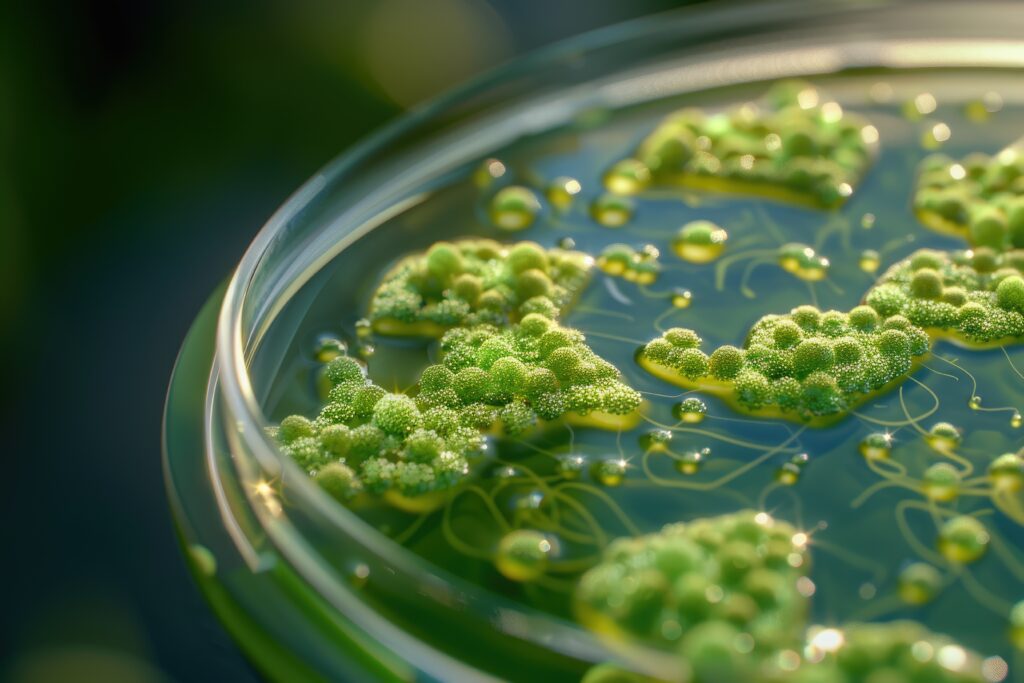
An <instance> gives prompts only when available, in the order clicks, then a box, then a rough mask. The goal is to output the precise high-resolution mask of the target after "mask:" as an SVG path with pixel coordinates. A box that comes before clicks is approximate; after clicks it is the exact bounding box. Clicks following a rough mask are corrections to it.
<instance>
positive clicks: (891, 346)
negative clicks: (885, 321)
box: [877, 330, 910, 361]
mask: <svg viewBox="0 0 1024 683" xmlns="http://www.w3.org/2000/svg"><path fill="white" fill-rule="evenodd" d="M877 344H878V350H879V351H881V353H882V355H883V356H884V357H885V359H886V360H887V361H893V360H898V359H900V358H903V357H907V356H909V355H910V337H908V336H907V334H906V333H905V332H901V331H900V330H886V331H884V332H882V334H880V335H878V340H877Z"/></svg>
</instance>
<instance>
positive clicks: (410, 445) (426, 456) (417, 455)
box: [404, 429, 445, 463]
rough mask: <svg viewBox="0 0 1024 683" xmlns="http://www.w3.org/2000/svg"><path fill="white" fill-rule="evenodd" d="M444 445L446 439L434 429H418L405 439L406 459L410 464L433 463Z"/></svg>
mask: <svg viewBox="0 0 1024 683" xmlns="http://www.w3.org/2000/svg"><path fill="white" fill-rule="evenodd" d="M444 445H445V444H444V439H442V438H441V437H440V436H439V435H438V433H437V432H435V431H433V430H432V429H417V430H416V431H414V432H413V433H412V434H410V435H409V436H408V437H406V439H405V450H404V454H405V458H406V459H407V460H409V461H410V462H421V463H429V462H433V461H434V460H435V459H437V457H438V456H439V455H441V452H442V451H443V450H444Z"/></svg>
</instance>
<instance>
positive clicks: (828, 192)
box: [616, 82, 878, 207]
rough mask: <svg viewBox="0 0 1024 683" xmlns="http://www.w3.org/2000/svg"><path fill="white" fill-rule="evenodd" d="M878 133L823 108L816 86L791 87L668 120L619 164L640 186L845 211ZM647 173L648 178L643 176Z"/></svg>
mask: <svg viewBox="0 0 1024 683" xmlns="http://www.w3.org/2000/svg"><path fill="white" fill-rule="evenodd" d="M877 142H878V131H877V129H875V128H874V127H873V126H871V125H870V124H869V123H868V122H867V121H866V120H865V119H864V118H862V117H861V116H858V115H856V114H850V113H848V112H844V111H843V109H842V107H840V106H839V104H837V103H836V102H826V101H822V95H821V93H819V92H818V91H817V90H816V89H815V88H814V87H813V86H811V85H809V84H806V83H800V82H785V83H780V84H778V85H777V86H775V87H774V88H773V89H772V90H771V91H770V92H769V93H768V96H767V97H766V98H765V101H763V102H760V103H753V102H749V103H746V104H743V105H740V106H739V107H736V108H734V109H732V110H729V111H726V112H720V113H714V114H708V113H706V112H705V111H703V110H701V109H694V108H689V109H683V110H681V111H677V112H675V113H673V114H671V115H669V116H668V117H667V118H666V119H665V120H664V121H662V122H661V124H659V125H658V127H657V128H656V129H655V130H654V131H653V132H652V133H651V134H650V135H648V136H647V137H646V138H645V139H644V140H643V142H642V143H641V144H640V146H639V148H638V149H637V150H636V152H635V153H634V156H635V159H629V160H626V161H624V162H620V163H619V164H617V165H616V168H617V169H618V168H621V167H622V165H623V164H625V163H627V162H628V164H629V167H630V168H631V169H634V171H633V173H632V175H631V176H630V177H631V178H632V179H633V180H634V182H633V183H632V185H631V186H630V189H631V191H637V190H638V189H639V188H637V187H635V186H636V185H637V182H638V181H637V179H643V181H644V183H646V182H648V180H647V178H648V175H649V182H651V183H654V184H659V185H671V184H682V185H688V186H695V187H702V188H707V189H712V190H718V191H725V192H752V193H757V194H765V195H775V196H779V197H780V198H783V199H787V200H794V201H799V202H802V203H808V204H812V205H815V206H821V207H834V206H838V205H840V204H842V203H843V202H844V201H845V200H846V198H847V197H849V196H850V195H851V194H852V192H853V190H854V189H855V188H856V187H857V185H858V184H859V183H860V180H861V178H862V177H863V176H864V174H865V172H866V171H867V169H868V166H869V165H870V164H871V161H872V158H873V156H874V151H875V148H876V146H877ZM638 165H639V166H642V167H643V168H644V169H645V170H647V171H649V174H647V173H637V172H636V171H635V168H636V167H637V166H638Z"/></svg>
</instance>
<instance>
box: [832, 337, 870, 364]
mask: <svg viewBox="0 0 1024 683" xmlns="http://www.w3.org/2000/svg"><path fill="white" fill-rule="evenodd" d="M832 352H833V353H835V356H836V363H838V364H840V365H843V364H845V365H852V364H854V363H857V362H859V361H860V359H861V358H862V357H863V356H864V348H863V347H862V346H861V344H860V342H858V341H857V340H856V339H854V338H853V337H840V338H839V339H837V340H836V341H835V342H834V343H833V344H832Z"/></svg>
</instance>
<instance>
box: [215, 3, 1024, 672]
mask: <svg viewBox="0 0 1024 683" xmlns="http://www.w3.org/2000/svg"><path fill="white" fill-rule="evenodd" d="M1011 7H1012V3H1011V2H1008V1H988V2H980V3H970V6H969V7H966V8H965V7H963V6H958V5H957V4H956V3H953V2H939V3H935V2H929V3H917V2H911V3H898V2H881V3H879V2H870V1H863V2H843V3H834V4H832V3H814V4H812V5H808V4H805V3H800V2H793V1H787V0H783V1H778V2H768V3H765V2H760V3H742V4H739V5H732V4H730V5H725V6H721V7H719V6H716V5H715V4H714V3H712V4H711V5H709V6H699V7H691V8H684V9H680V10H673V11H671V12H668V13H663V14H659V15H653V16H650V17H644V18H641V19H637V20H633V21H630V22H627V23H625V24H619V25H616V26H612V27H609V28H605V29H599V30H597V31H594V32H591V33H587V34H584V35H582V36H580V37H577V38H573V39H570V40H568V41H565V42H562V43H559V44H556V45H554V46H551V47H548V48H545V49H542V50H539V51H537V52H535V53H532V54H530V55H527V56H525V57H523V58H520V59H517V60H515V61H512V62H510V63H508V64H506V65H504V66H501V67H499V68H497V69H495V70H493V71H491V72H489V73H487V74H485V75H483V76H481V77H479V78H477V79H475V80H473V81H471V82H470V83H468V84H467V85H465V86H463V87H461V88H459V89H456V90H454V91H452V92H451V93H449V94H446V95H443V96H441V97H439V98H437V99H434V100H432V101H430V102H428V103H426V104H424V105H422V106H420V107H418V108H416V109H414V110H412V111H410V112H409V113H407V114H405V115H404V116H402V117H400V118H399V119H398V120H396V121H395V122H393V123H391V124H388V125H386V126H384V127H383V128H381V129H380V130H379V131H378V132H376V133H375V134H372V135H370V136H369V137H368V138H366V139H365V140H364V141H363V142H362V143H360V144H358V145H356V146H355V147H353V148H352V149H351V150H349V151H347V152H345V153H344V154H342V155H340V156H339V157H338V158H336V159H335V160H334V161H332V162H330V163H329V164H328V165H327V166H326V167H325V168H324V169H323V170H321V171H320V172H319V173H317V174H316V175H315V176H314V177H313V178H312V179H311V180H310V181H308V182H307V183H306V184H304V185H303V186H302V187H301V188H300V189H299V190H297V191H296V193H295V194H294V195H292V197H290V198H289V199H288V200H287V201H286V202H285V204H284V205H282V207H281V208H280V209H279V210H278V211H277V212H275V214H274V215H273V216H272V217H271V218H270V219H269V220H268V221H267V223H266V224H265V225H264V227H263V228H262V229H261V230H260V232H259V233H258V234H257V236H256V237H255V239H254V240H253V242H252V243H251V245H250V246H249V248H248V249H247V250H246V252H245V254H244V255H243V257H242V260H241V262H240V263H239V265H238V267H237V269H236V271H235V273H234V274H233V276H232V278H231V280H230V282H229V284H228V288H227V291H226V293H225V297H224V302H223V304H222V307H221V310H220V314H219V319H218V326H217V335H216V357H215V361H214V371H213V374H212V380H211V391H210V392H209V393H208V397H207V403H206V409H205V410H206V417H207V422H206V423H207V425H209V424H210V420H211V419H212V418H211V416H212V415H213V411H214V407H215V405H216V404H219V405H221V406H223V408H224V409H225V410H226V411H227V414H228V417H229V418H230V421H231V423H232V424H233V425H234V429H233V430H232V431H233V432H234V433H233V434H232V438H233V440H235V441H236V442H237V443H238V444H240V445H241V446H243V447H244V448H245V449H246V450H247V451H248V452H249V453H251V455H252V457H253V458H254V459H255V460H256V461H257V462H258V463H259V464H260V466H261V467H263V468H264V469H266V470H267V471H270V472H274V471H278V472H280V471H287V472H289V473H290V475H291V476H289V485H290V502H291V504H301V505H308V506H310V507H311V508H313V509H315V510H316V511H317V512H318V513H319V514H321V515H322V516H324V517H325V518H327V519H329V520H330V521H331V523H332V524H333V525H336V526H337V527H338V528H339V529H342V530H344V532H345V534H347V535H348V536H350V537H352V538H354V539H356V540H358V541H359V542H360V543H364V544H367V545H372V546H374V548H375V551H376V552H377V553H379V555H380V556H381V557H384V558H386V559H387V560H388V561H389V562H390V563H392V564H393V565H394V566H395V567H396V568H398V569H399V571H401V572H403V573H405V574H408V575H410V576H411V577H416V576H427V575H429V576H431V577H432V578H433V579H435V580H436V579H437V578H438V577H439V575H441V574H442V573H441V572H439V571H438V570H437V569H436V568H434V567H432V566H431V565H430V564H429V563H428V562H426V561H425V560H423V559H422V558H420V557H418V556H416V555H414V554H413V553H412V552H411V551H409V550H407V549H405V548H403V547H402V546H400V545H398V544H397V543H394V542H393V541H391V540H390V539H388V538H386V537H384V536H383V535H381V534H379V533H378V532H377V531H376V530H374V529H373V528H372V527H370V526H369V525H367V524H366V523H365V522H364V521H363V520H362V519H360V518H359V517H358V516H357V515H355V514H354V513H353V512H351V511H350V510H348V509H347V508H344V507H343V506H340V505H337V504H336V503H335V502H334V501H332V500H331V499H329V498H328V497H327V496H326V495H325V494H324V493H323V492H321V491H320V490H319V488H318V487H317V486H316V485H315V484H314V483H313V482H312V481H310V480H309V479H308V478H306V477H305V476H302V475H303V473H301V472H300V471H299V469H298V467H297V466H296V465H295V464H294V463H292V462H291V461H289V460H287V459H286V458H283V457H282V456H281V455H280V453H279V451H278V449H277V448H276V446H275V445H274V443H273V441H272V440H271V439H270V438H269V437H268V436H267V434H266V429H265V428H266V427H267V426H268V425H269V421H268V420H267V419H266V417H265V416H264V415H263V412H262V410H261V409H260V407H259V403H258V400H257V399H256V395H255V392H254V390H253V386H252V382H251V378H250V376H249V373H248V359H249V358H250V357H251V353H252V352H253V350H254V349H255V348H257V347H258V346H259V341H260V339H261V336H262V331H265V330H266V328H267V327H268V326H269V325H270V324H271V323H272V322H273V319H274V317H275V315H276V313H277V312H279V311H280V310H281V309H282V308H283V307H284V306H285V305H286V303H287V300H288V298H289V296H290V295H291V294H294V292H295V291H297V289H298V288H299V286H301V284H302V283H303V282H304V280H303V279H302V278H308V277H310V276H311V274H312V272H313V271H314V270H315V269H313V268H311V266H313V265H315V264H316V263H321V264H322V263H324V262H326V261H327V260H329V259H330V258H333V257H335V256H336V255H337V254H338V253H340V252H341V251H342V250H343V247H344V245H345V244H346V243H347V242H346V239H348V240H351V239H353V238H354V237H355V236H357V234H358V233H359V232H360V231H361V230H368V229H372V227H373V225H372V223H367V222H362V223H359V222H354V223H350V224H348V225H347V228H344V229H343V227H339V226H336V225H335V226H332V229H331V230H330V231H328V232H330V234H329V235H321V237H329V238H330V239H328V240H320V241H319V242H318V243H315V244H309V243H307V244H305V245H303V251H302V253H301V254H297V255H296V258H295V259H293V260H292V261H291V262H290V266H291V267H290V268H289V269H288V270H287V272H285V273H278V277H277V278H276V279H277V280H278V281H279V283H280V284H279V286H278V288H277V289H276V290H275V294H276V296H272V297H270V299H271V300H270V301H264V302H261V305H260V306H259V307H258V308H260V311H259V312H258V313H257V314H255V315H254V320H253V321H251V322H247V320H246V315H245V312H246V307H247V305H251V304H252V302H251V301H250V299H249V295H250V294H251V289H252V285H253V282H254V280H255V279H256V277H257V275H258V274H260V273H261V270H260V269H261V267H262V266H263V265H264V258H265V256H266V254H267V252H268V250H269V249H270V248H271V246H272V245H273V244H274V243H275V242H276V241H277V240H278V239H279V237H280V236H281V234H282V233H283V232H285V230H286V229H287V227H288V226H289V225H290V224H291V223H292V222H293V221H295V220H296V219H297V218H298V217H299V216H300V214H301V212H302V210H303V208H304V207H305V206H307V205H308V204H309V202H311V201H312V200H313V199H314V198H315V197H317V196H318V195H319V194H320V193H322V192H324V191H325V190H326V188H328V187H332V186H335V185H337V184H339V183H341V182H342V181H343V179H344V177H345V176H346V174H349V173H352V172H354V171H356V170H358V169H359V168H360V167H361V166H363V165H366V164H370V165H372V164H373V163H374V160H375V157H376V155H377V154H378V153H380V152H381V151H382V150H384V149H386V148H387V146H388V145H389V144H391V143H392V142H393V141H395V140H397V139H399V138H402V137H403V136H406V135H410V134H413V133H415V132H416V131H417V130H418V129H421V128H423V129H427V130H429V129H430V124H431V123H432V122H435V121H437V120H439V119H444V117H445V114H446V113H447V112H450V111H451V110H453V109H456V108H458V107H459V106H460V105H464V104H466V103H467V102H472V101H473V99H474V98H475V97H477V96H479V95H480V94H481V93H487V92H488V91H490V90H492V89H494V88H495V87H496V86H497V85H499V84H502V83H507V82H510V81H513V80H515V79H517V78H522V77H529V76H531V75H533V74H536V73H537V72H538V71H541V70H543V69H550V68H552V67H553V66H557V67H558V68H561V69H566V68H571V64H573V63H574V62H576V61H578V60H580V59H583V58H584V57H585V56H586V55H589V54H593V53H595V52H598V51H600V50H603V49H611V48H617V49H621V48H622V47H623V46H630V45H633V46H637V45H638V44H639V43H641V42H642V41H645V40H650V39H652V38H653V37H660V38H661V39H666V38H673V39H675V40H677V41H679V46H680V48H681V49H682V48H687V49H689V50H690V51H691V52H692V51H694V50H695V49H696V48H697V47H701V48H706V50H705V51H704V52H703V53H702V54H700V55H698V56H696V57H695V56H694V55H693V54H690V52H685V51H684V52H685V55H686V56H687V57H688V58H689V64H688V65H687V64H686V63H685V60H684V63H682V64H680V63H675V62H668V63H662V64H660V66H659V65H657V64H655V65H653V66H652V65H651V64H647V65H645V66H642V67H638V68H636V69H633V70H631V71H630V70H623V71H621V72H618V73H615V74H614V76H612V77H609V78H608V79H606V80H605V81H603V82H601V81H600V80H598V81H596V82H595V81H590V82H587V83H586V84H585V85H583V84H581V87H586V88H591V89H593V92H592V93H591V95H590V97H588V98H584V99H583V100H581V101H582V102H593V101H601V102H604V103H607V104H610V105H614V106H627V105H629V104H635V103H638V102H641V101H644V100H650V99H656V98H659V97H664V96H667V95H670V94H683V93H685V92H687V91H695V90H699V89H705V88H708V87H711V86H713V85H720V86H721V85H729V84H732V83H739V82H750V81H758V80H767V79H770V78H773V77H777V76H799V75H811V74H821V73H834V72H838V71H842V70H846V69H852V68H883V69H897V68H898V69H921V68H935V67H972V68H1021V67H1022V66H1024V39H1017V38H1014V37H1013V36H1020V35H1024V31H1022V30H1021V25H1022V24H1024V21H1022V20H1020V19H1015V18H1013V16H1014V13H1012V12H1008V11H1007V10H1009V9H1010V8H1011ZM994 16H1000V17H1001V20H1000V21H999V22H992V21H990V20H986V18H988V17H994ZM883 17H884V18H885V20H884V21H882V19H883ZM1008 17H1009V20H1007V18H1008ZM823 26H824V27H825V28H824V29H823V28H822V27H823ZM810 27H813V28H814V29H815V32H814V34H813V35H810V34H808V33H807V31H806V29H808V28H810ZM837 31H838V32H840V35H836V32H837ZM826 36H827V38H826ZM742 38H745V39H746V41H747V43H746V47H745V48H744V47H743V46H738V45H737V44H736V41H737V39H742ZM766 50H769V52H768V53H767V54H769V55H770V56H772V58H771V59H765V55H766ZM715 59H718V61H717V62H716V61H714V60H715ZM595 86H596V87H595ZM576 94H578V93H562V94H561V95H560V96H558V97H556V98H554V99H551V100H549V101H547V102H544V103H541V102H539V101H538V100H537V99H530V98H529V97H528V98H526V99H525V100H524V101H523V102H519V103H518V104H519V105H520V106H521V107H522V109H523V110H530V111H534V112H536V111H540V110H543V108H544V107H548V109H547V110H546V116H541V117H539V118H537V117H534V118H532V119H530V120H529V121H527V122H526V123H524V124H522V127H521V128H519V129H517V128H514V127H512V128H509V129H508V130H507V131H506V133H505V134H506V136H507V137H508V138H512V137H515V136H517V135H519V134H521V133H522V132H524V131H528V130H530V129H531V127H536V126H538V125H540V123H542V122H544V121H555V120H559V118H564V117H565V116H566V115H567V114H568V113H569V112H570V111H571V110H572V107H569V108H566V106H565V105H566V103H567V102H569V101H570V100H572V98H573V96H574V95H576ZM494 103H495V102H493V101H491V100H487V99H486V98H485V99H484V102H483V104H485V105H488V104H491V105H493V104H494ZM498 103H502V102H501V100H500V99H499V100H498ZM542 105H543V106H542ZM575 106H576V108H579V107H580V106H581V105H580V101H578V102H577V104H576V105H575ZM485 114H487V112H486V110H485V111H483V112H480V111H473V110H471V111H470V112H469V115H468V116H467V120H465V121H461V122H458V121H457V122H456V128H459V126H462V128H459V130H463V129H464V128H466V127H471V126H469V124H472V125H473V126H476V127H479V128H487V126H489V125H493V121H494V119H493V118H488V116H486V115H485ZM492 115H493V112H492ZM473 116H477V117H479V118H477V119H475V120H474V119H473V118H472V117H473ZM502 118H504V119H505V120H508V118H509V115H508V112H504V114H503V116H502ZM489 144H492V145H493V140H492V141H491V142H490V143H489ZM461 152H462V155H463V156H465V157H470V156H472V154H471V150H467V149H463V150H461ZM382 208H386V207H382ZM371 213H372V212H371ZM328 243H329V245H328ZM325 246H327V247H328V248H326V249H325V248H324V247H325ZM300 257H301V258H300ZM254 323H255V324H254ZM212 474H214V476H217V473H216V472H212ZM267 531H268V537H269V538H270V539H271V542H272V543H273V544H274V545H275V546H276V547H277V548H278V550H279V551H280V552H281V553H282V554H283V555H284V556H285V557H286V558H287V559H289V560H290V561H292V562H294V563H295V564H296V565H297V566H299V567H302V566H307V567H308V566H309V564H308V563H307V562H305V561H303V560H304V559H308V558H303V557H300V556H299V555H298V554H301V553H305V552H309V551H310V550H311V549H310V548H309V547H308V546H306V545H304V544H302V543H296V542H295V541H296V540H297V539H295V538H294V537H289V534H293V535H294V530H289V527H288V526H287V524H281V523H278V524H274V525H272V528H269V529H267ZM443 579H444V580H445V581H447V582H450V583H451V585H453V586H457V587H458V589H459V590H460V591H463V592H466V591H468V592H477V593H483V594H486V596H487V598H488V599H495V600H499V601H500V600H502V599H501V598H499V596H496V595H492V594H490V593H488V592H487V591H486V589H483V588H481V587H479V586H476V585H475V584H470V583H468V582H466V581H464V580H462V579H460V578H458V577H455V576H443ZM509 608H510V609H512V610H516V611H519V612H520V613H522V614H523V615H530V617H531V618H532V619H541V620H547V621H549V622H550V624H549V625H550V627H551V628H552V630H553V631H555V632H560V631H563V630H565V629H567V631H565V634H566V635H568V634H570V633H571V634H572V638H570V639H568V640H573V642H574V643H575V644H576V646H582V648H583V650H584V651H586V652H588V653H590V654H591V655H593V653H594V652H597V651H599V650H600V649H601V648H600V646H597V645H595V643H594V642H592V638H591V637H590V636H589V634H587V633H586V632H582V629H581V628H580V627H579V626H577V625H575V624H572V623H570V622H565V621H562V620H559V619H558V618H557V617H553V616H551V615H547V614H544V613H542V612H539V611H537V610H533V609H532V608H530V607H528V606H526V605H521V604H518V603H513V604H511V605H510V607H509ZM580 639H582V640H580ZM595 647H597V650H594V648H595ZM651 654H653V653H651Z"/></svg>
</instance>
